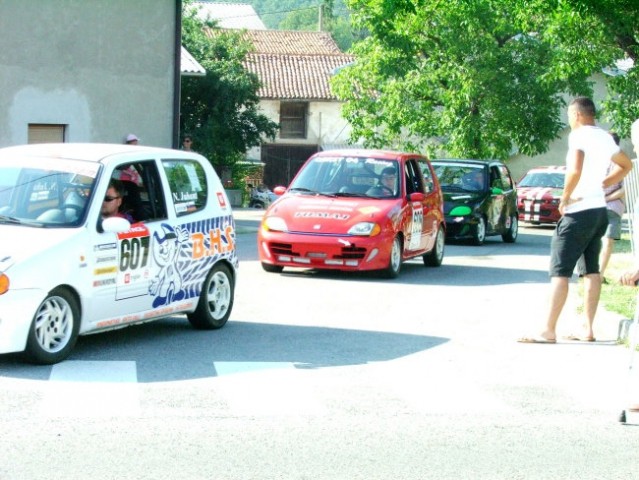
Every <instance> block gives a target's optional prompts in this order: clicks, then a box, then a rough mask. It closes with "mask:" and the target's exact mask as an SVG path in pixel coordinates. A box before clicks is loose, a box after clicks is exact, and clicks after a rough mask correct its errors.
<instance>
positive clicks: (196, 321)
mask: <svg viewBox="0 0 639 480" xmlns="http://www.w3.org/2000/svg"><path fill="white" fill-rule="evenodd" d="M234 290H235V289H234V284H233V277H232V275H231V271H230V270H229V267H227V266H226V265H224V264H218V265H215V266H214V267H213V268H212V269H211V271H210V272H209V274H208V275H207V277H206V280H205V281H204V285H202V293H201V294H200V300H199V302H198V304H197V308H196V309H195V311H194V312H193V313H189V314H188V315H187V317H188V319H189V322H191V325H193V326H194V327H195V328H197V329H201V330H213V329H217V328H222V327H223V326H224V324H225V323H226V321H227V320H228V319H229V316H230V315H231V310H232V309H233V299H234Z"/></svg>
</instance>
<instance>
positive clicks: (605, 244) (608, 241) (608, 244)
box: [599, 237, 615, 279]
mask: <svg viewBox="0 0 639 480" xmlns="http://www.w3.org/2000/svg"><path fill="white" fill-rule="evenodd" d="M614 243H615V241H614V240H613V239H612V238H608V237H603V238H602V239H601V253H600V254H599V265H600V267H599V272H600V273H601V278H602V279H603V276H604V272H605V271H606V267H607V266H608V260H610V255H611V254H612V247H613V245H614Z"/></svg>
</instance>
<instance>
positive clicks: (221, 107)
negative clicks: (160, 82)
mask: <svg viewBox="0 0 639 480" xmlns="http://www.w3.org/2000/svg"><path fill="white" fill-rule="evenodd" d="M184 8H185V11H184V13H183V18H182V44H183V45H184V47H185V48H186V49H187V50H188V51H189V52H190V53H191V54H192V55H193V56H194V57H195V58H196V59H197V61H198V62H199V63H200V64H201V65H202V66H203V67H204V68H205V69H206V75H205V76H204V77H186V78H184V79H183V81H182V91H181V105H180V107H181V118H180V128H181V131H182V132H183V133H189V134H191V135H192V136H193V140H194V149H195V150H197V151H198V152H200V153H202V154H203V155H205V156H206V157H207V158H208V159H209V160H210V161H211V163H212V164H213V165H214V166H216V167H218V168H229V169H231V170H236V169H234V167H235V166H236V165H237V162H238V161H239V160H241V159H243V158H244V155H245V152H246V151H247V150H248V149H249V148H251V147H255V146H258V145H260V144H261V143H262V141H263V140H264V139H266V138H273V137H274V136H275V133H276V131H277V128H278V126H277V124H276V123H274V122H272V121H271V120H269V118H268V117H266V116H265V115H263V114H262V113H260V110H259V98H258V96H257V91H258V89H259V86H260V85H259V80H258V78H257V76H255V75H253V74H251V73H249V72H248V71H247V70H246V69H245V68H244V66H243V61H244V59H245V57H246V54H247V52H248V51H249V49H250V45H248V44H246V43H245V42H243V41H242V39H241V36H240V34H239V33H232V32H227V31H216V32H215V33H214V34H213V35H212V36H211V37H210V38H209V37H208V36H207V35H206V34H205V33H204V29H203V28H204V27H205V26H208V27H209V28H213V29H215V25H213V24H208V25H205V24H204V23H202V22H201V21H199V20H198V19H197V18H196V16H195V12H194V11H193V9H192V8H190V7H189V5H188V4H185V7H184Z"/></svg>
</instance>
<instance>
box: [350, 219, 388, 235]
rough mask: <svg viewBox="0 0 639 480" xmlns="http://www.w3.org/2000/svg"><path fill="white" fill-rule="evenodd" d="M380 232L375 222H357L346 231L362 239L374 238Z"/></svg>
mask: <svg viewBox="0 0 639 480" xmlns="http://www.w3.org/2000/svg"><path fill="white" fill-rule="evenodd" d="M381 231H382V229H381V227H380V226H379V225H378V224H377V223H375V222H359V223H358V224H356V225H353V226H352V227H351V228H350V229H349V230H348V234H349V235H359V236H362V237H374V236H375V235H378V234H379V232H381Z"/></svg>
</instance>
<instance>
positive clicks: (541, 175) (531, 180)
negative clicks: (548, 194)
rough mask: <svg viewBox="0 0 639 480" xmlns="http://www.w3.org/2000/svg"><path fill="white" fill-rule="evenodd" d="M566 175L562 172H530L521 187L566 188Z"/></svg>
mask: <svg viewBox="0 0 639 480" xmlns="http://www.w3.org/2000/svg"><path fill="white" fill-rule="evenodd" d="M565 180H566V175H565V174H564V173H561V172H528V173H527V174H526V176H525V177H524V178H522V179H521V182H519V185H518V186H519V187H546V188H564V181H565Z"/></svg>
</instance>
